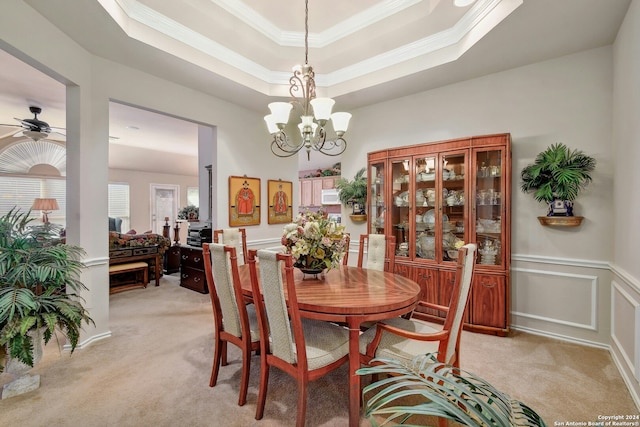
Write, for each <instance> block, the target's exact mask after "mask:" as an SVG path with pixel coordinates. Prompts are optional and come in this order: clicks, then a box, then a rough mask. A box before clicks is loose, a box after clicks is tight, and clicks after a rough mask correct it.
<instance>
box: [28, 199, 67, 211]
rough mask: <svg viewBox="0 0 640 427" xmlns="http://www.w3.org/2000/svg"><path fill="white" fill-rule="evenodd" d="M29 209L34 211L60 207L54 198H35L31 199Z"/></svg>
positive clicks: (52, 209)
mask: <svg viewBox="0 0 640 427" xmlns="http://www.w3.org/2000/svg"><path fill="white" fill-rule="evenodd" d="M31 209H32V210H35V211H57V210H58V209H60V207H59V206H58V201H57V200H56V199H47V198H42V199H41V198H37V199H35V200H34V201H33V206H31Z"/></svg>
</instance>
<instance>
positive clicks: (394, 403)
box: [357, 353, 546, 427]
mask: <svg viewBox="0 0 640 427" xmlns="http://www.w3.org/2000/svg"><path fill="white" fill-rule="evenodd" d="M373 362H374V363H375V364H374V365H372V366H370V367H366V368H361V369H359V370H358V371H357V373H358V375H378V376H380V375H381V376H383V377H384V378H383V379H381V380H378V381H375V382H373V383H371V384H369V385H367V386H366V387H365V388H364V389H363V392H362V394H363V396H366V395H367V394H368V393H370V392H375V394H374V395H373V396H372V397H370V398H369V399H368V400H366V402H365V415H366V416H367V417H369V419H370V421H371V423H372V425H374V426H379V425H386V424H391V423H393V425H398V424H407V425H410V424H408V423H410V422H411V421H412V417H414V416H434V417H440V418H445V419H448V420H452V421H455V422H458V423H460V424H463V425H466V426H482V427H484V426H496V427H513V426H539V427H545V426H546V423H545V422H544V420H543V419H542V418H541V417H540V415H538V414H537V413H536V412H535V411H534V410H533V409H531V408H529V407H528V406H527V405H525V404H524V403H522V402H520V401H518V400H515V399H512V398H511V397H510V396H508V395H507V394H505V393H503V392H501V391H499V390H497V389H496V388H495V387H493V386H492V385H491V384H489V383H488V382H487V381H485V380H484V379H482V378H480V377H478V376H476V375H473V374H471V373H469V372H467V371H464V370H462V369H460V368H455V367H453V366H450V365H445V364H443V363H440V362H438V360H437V358H436V357H435V355H434V354H432V353H427V354H425V355H421V356H418V357H416V358H415V359H413V361H412V362H411V364H410V365H405V364H403V363H402V362H400V361H397V360H391V359H374V360H373ZM414 402H417V403H414ZM376 416H377V417H382V418H383V419H384V420H383V421H382V424H380V423H379V422H378V420H377V419H376ZM421 425H422V424H421Z"/></svg>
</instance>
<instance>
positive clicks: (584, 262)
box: [511, 254, 611, 270]
mask: <svg viewBox="0 0 640 427" xmlns="http://www.w3.org/2000/svg"><path fill="white" fill-rule="evenodd" d="M511 260H512V261H521V262H531V263H536V264H553V265H564V266H569V267H586V268H597V269H601V270H611V264H610V263H609V262H607V261H594V260H588V259H575V258H558V257H548V256H540V255H524V254H512V255H511ZM512 270H513V268H512Z"/></svg>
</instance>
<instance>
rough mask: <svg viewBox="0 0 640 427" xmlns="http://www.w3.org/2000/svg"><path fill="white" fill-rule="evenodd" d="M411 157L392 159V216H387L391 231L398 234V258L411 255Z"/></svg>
mask: <svg viewBox="0 0 640 427" xmlns="http://www.w3.org/2000/svg"><path fill="white" fill-rule="evenodd" d="M410 164H411V161H410V159H394V160H391V164H390V167H391V186H392V192H391V193H392V194H391V197H392V199H391V205H390V209H388V210H387V212H388V214H390V215H391V217H387V221H391V222H390V225H391V227H392V229H391V233H392V235H394V236H396V258H398V257H409V256H410V252H409V246H410V240H411V237H410V236H411V234H410V233H411V228H410V227H411V221H410V218H409V214H410V213H411V211H412V209H411V206H412V203H413V198H412V197H410V194H409V188H410V186H409V184H410V176H409V175H410V174H409V172H410V171H409V167H410Z"/></svg>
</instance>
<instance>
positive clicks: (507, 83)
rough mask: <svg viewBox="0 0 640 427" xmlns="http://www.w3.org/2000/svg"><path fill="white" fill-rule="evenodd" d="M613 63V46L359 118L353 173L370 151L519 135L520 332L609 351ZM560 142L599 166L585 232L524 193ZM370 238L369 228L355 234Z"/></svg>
mask: <svg viewBox="0 0 640 427" xmlns="http://www.w3.org/2000/svg"><path fill="white" fill-rule="evenodd" d="M611 60H612V49H611V47H604V48H600V49H595V50H590V51H587V52H583V53H579V54H576V55H571V56H566V57H562V58H558V59H555V60H552V61H546V62H541V63H536V64H532V65H529V66H526V67H521V68H517V69H513V70H509V71H506V72H501V73H496V74H492V75H489V76H486V77H482V78H478V79H474V80H469V81H465V82H462V83H458V84H455V85H451V86H447V87H442V88H439V89H435V90H431V91H428V92H424V93H419V94H415V95H411V96H408V97H404V98H401V99H396V100H393V101H389V102H385V103H381V104H377V105H372V106H369V107H366V108H361V109H359V110H357V111H354V112H353V115H354V120H353V128H352V130H351V131H350V137H349V139H350V144H351V145H350V147H349V150H347V152H346V153H345V154H343V161H342V165H343V166H342V169H343V175H345V176H351V175H353V174H354V173H355V171H356V170H357V169H359V168H361V167H362V166H364V165H366V161H367V158H366V154H367V152H370V151H374V150H378V149H382V148H386V147H390V146H403V145H412V144H419V143H425V142H430V141H438V140H444V139H449V138H455V137H464V136H471V135H482V134H491V133H502V132H509V133H511V136H512V144H513V145H512V148H513V175H514V179H513V182H512V195H513V197H512V223H513V233H512V260H513V263H512V268H513V271H512V275H511V277H512V299H511V302H512V308H511V310H512V312H511V315H512V316H511V320H512V325H513V327H515V328H520V329H525V330H529V331H532V332H536V333H543V334H546V335H555V336H559V337H565V338H570V339H573V340H576V341H583V342H589V343H593V344H595V345H601V346H603V345H606V344H607V343H608V341H609V318H610V314H609V305H610V294H609V281H610V276H609V271H608V262H609V260H610V259H611V254H612V246H613V243H612V229H613V228H612V227H613V221H612V209H611V208H612V203H613V192H612V189H613V186H612V175H613V169H614V168H613V166H612V157H611V105H612V62H611ZM362 141H366V143H362ZM358 142H361V143H359V144H358ZM556 142H564V143H565V144H567V145H568V146H569V147H572V148H576V149H580V150H583V151H584V152H586V153H587V154H589V155H592V156H594V157H595V158H596V159H597V162H598V165H597V168H596V171H595V173H594V182H593V183H592V184H591V185H590V186H589V187H588V188H587V190H586V191H585V192H584V193H583V194H581V196H580V197H579V199H578V201H577V204H576V214H577V215H582V216H584V217H585V220H584V222H583V224H582V225H581V226H580V227H578V228H575V229H560V228H552V227H543V226H541V225H540V224H539V222H538V220H537V218H536V217H537V216H541V215H545V213H546V206H544V205H542V204H539V203H537V202H536V201H535V200H534V199H533V197H532V196H531V195H529V194H524V193H522V192H521V191H520V190H519V183H520V170H521V169H522V168H523V167H524V166H525V165H526V164H528V163H531V162H532V161H533V160H534V158H535V156H536V155H537V153H538V152H540V151H543V150H544V149H545V148H546V147H548V146H549V145H550V144H553V143H556ZM347 221H348V220H347ZM350 226H351V224H350ZM350 228H352V227H350ZM351 232H352V234H353V233H354V231H353V229H351ZM360 232H363V233H364V232H365V226H360V230H359V231H358V232H356V233H355V234H359V233H360ZM568 305H569V306H572V309H571V310H567V309H566V308H567V306H568Z"/></svg>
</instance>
